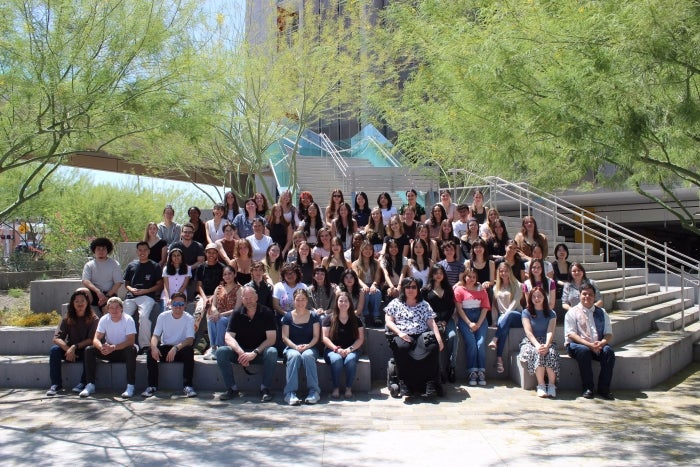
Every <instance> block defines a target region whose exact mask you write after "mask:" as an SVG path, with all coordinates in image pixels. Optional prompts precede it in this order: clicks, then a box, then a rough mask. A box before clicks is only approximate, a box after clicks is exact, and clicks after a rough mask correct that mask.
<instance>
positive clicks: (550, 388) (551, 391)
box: [547, 384, 557, 398]
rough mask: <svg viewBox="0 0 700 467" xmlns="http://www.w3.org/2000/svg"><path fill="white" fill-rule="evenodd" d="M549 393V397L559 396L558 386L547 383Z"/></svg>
mask: <svg viewBox="0 0 700 467" xmlns="http://www.w3.org/2000/svg"><path fill="white" fill-rule="evenodd" d="M547 395H548V396H549V397H552V398H554V397H557V387H556V386H555V385H553V384H549V385H547Z"/></svg>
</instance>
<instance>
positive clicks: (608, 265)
mask: <svg viewBox="0 0 700 467" xmlns="http://www.w3.org/2000/svg"><path fill="white" fill-rule="evenodd" d="M569 261H571V262H574V261H573V260H571V258H569ZM581 264H583V267H584V268H585V269H586V274H590V273H591V272H593V271H616V270H617V263H615V262H612V261H603V258H602V257H601V256H591V257H586V261H585V262H583V263H581Z"/></svg>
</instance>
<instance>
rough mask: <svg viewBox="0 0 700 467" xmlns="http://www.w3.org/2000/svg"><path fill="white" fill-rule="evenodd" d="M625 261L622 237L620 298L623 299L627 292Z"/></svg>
mask: <svg viewBox="0 0 700 467" xmlns="http://www.w3.org/2000/svg"><path fill="white" fill-rule="evenodd" d="M626 264H627V262H626V261H625V239H624V238H623V239H622V277H623V279H622V299H623V300H624V299H625V298H626V293H627V287H626V284H627V280H626V277H627V272H626V270H627V268H626Z"/></svg>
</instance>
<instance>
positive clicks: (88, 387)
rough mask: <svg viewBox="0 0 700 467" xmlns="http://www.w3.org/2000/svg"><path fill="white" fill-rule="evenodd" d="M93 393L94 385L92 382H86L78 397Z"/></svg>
mask: <svg viewBox="0 0 700 467" xmlns="http://www.w3.org/2000/svg"><path fill="white" fill-rule="evenodd" d="M94 393H95V385H94V384H92V383H87V384H86V385H85V389H83V390H82V391H80V397H89V396H91V395H92V394H94Z"/></svg>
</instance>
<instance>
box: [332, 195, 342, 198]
mask: <svg viewBox="0 0 700 467" xmlns="http://www.w3.org/2000/svg"><path fill="white" fill-rule="evenodd" d="M333 197H334V198H342V196H340V195H333Z"/></svg>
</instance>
